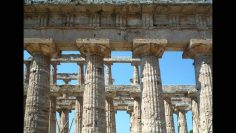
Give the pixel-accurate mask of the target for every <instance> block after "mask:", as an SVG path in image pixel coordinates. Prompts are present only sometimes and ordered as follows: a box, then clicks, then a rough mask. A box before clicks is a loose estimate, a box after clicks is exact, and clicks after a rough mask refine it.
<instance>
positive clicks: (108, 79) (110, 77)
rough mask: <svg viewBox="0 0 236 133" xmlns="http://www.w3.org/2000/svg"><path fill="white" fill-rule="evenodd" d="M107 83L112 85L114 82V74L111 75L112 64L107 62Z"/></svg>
mask: <svg viewBox="0 0 236 133" xmlns="http://www.w3.org/2000/svg"><path fill="white" fill-rule="evenodd" d="M105 84H106V85H111V84H112V75H111V64H109V63H107V64H106V80H105Z"/></svg>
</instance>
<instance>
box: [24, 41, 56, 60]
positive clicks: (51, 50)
mask: <svg viewBox="0 0 236 133" xmlns="http://www.w3.org/2000/svg"><path fill="white" fill-rule="evenodd" d="M24 48H25V49H26V50H27V51H28V52H29V53H31V54H33V53H39V54H42V55H45V56H49V57H56V56H58V55H59V50H58V48H57V47H56V44H55V43H54V41H53V40H52V39H51V38H24Z"/></svg>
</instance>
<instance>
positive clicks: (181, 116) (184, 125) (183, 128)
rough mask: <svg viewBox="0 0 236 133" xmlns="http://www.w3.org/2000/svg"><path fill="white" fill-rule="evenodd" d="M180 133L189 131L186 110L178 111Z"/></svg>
mask: <svg viewBox="0 0 236 133" xmlns="http://www.w3.org/2000/svg"><path fill="white" fill-rule="evenodd" d="M178 133H188V129H187V122H186V116H185V111H178Z"/></svg>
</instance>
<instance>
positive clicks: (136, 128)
mask: <svg viewBox="0 0 236 133" xmlns="http://www.w3.org/2000/svg"><path fill="white" fill-rule="evenodd" d="M133 110H134V112H133V123H132V124H133V125H132V128H131V131H130V133H141V132H142V130H141V99H140V98H138V97H135V98H134V109H133Z"/></svg>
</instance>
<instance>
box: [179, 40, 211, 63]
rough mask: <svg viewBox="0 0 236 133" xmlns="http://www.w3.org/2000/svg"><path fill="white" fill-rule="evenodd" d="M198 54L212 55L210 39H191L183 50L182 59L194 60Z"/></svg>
mask: <svg viewBox="0 0 236 133" xmlns="http://www.w3.org/2000/svg"><path fill="white" fill-rule="evenodd" d="M199 54H206V55H211V54H212V39H191V40H190V43H189V44H188V45H187V47H186V48H185V50H184V53H183V58H195V57H196V56H197V55H199Z"/></svg>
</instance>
